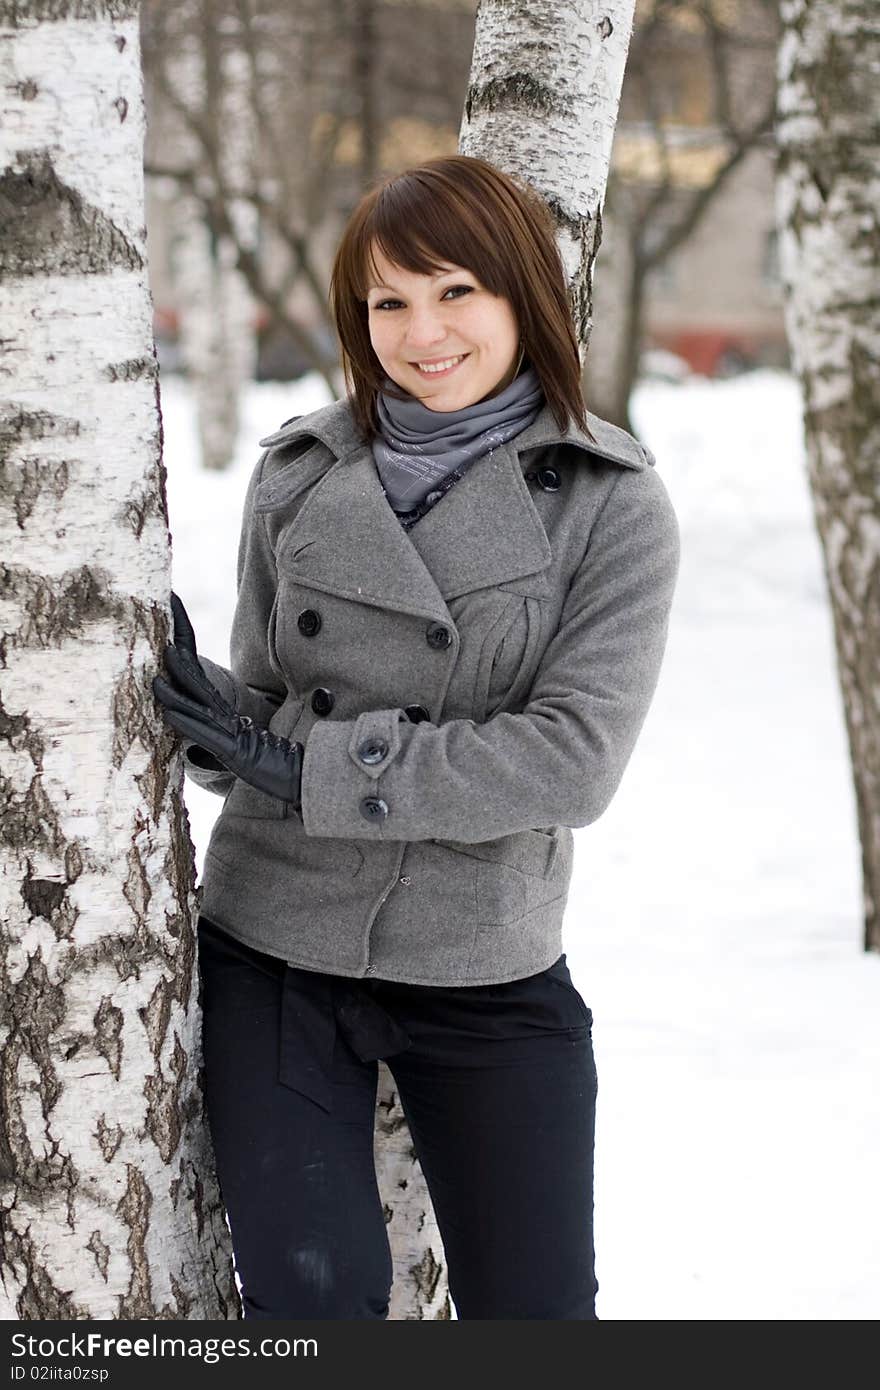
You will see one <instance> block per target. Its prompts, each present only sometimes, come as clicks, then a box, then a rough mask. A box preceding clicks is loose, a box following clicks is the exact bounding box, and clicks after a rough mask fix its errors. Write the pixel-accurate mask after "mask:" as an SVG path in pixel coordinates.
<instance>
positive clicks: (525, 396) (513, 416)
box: [373, 363, 544, 519]
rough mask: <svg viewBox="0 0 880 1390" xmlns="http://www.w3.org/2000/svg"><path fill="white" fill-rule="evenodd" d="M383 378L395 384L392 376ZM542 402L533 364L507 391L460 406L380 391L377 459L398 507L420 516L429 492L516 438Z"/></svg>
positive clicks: (375, 445)
mask: <svg viewBox="0 0 880 1390" xmlns="http://www.w3.org/2000/svg"><path fill="white" fill-rule="evenodd" d="M385 383H386V385H387V386H392V385H393V384H394V383H393V382H392V381H391V380H390V378H389V377H386V378H385ZM543 404H544V393H543V391H542V389H541V383H540V381H539V379H538V374H537V372H536V371H535V369H534V367H533V366H532V365H531V363H528V364H527V365H526V366H524V367H523V369H522V370H521V371H520V373H519V375H518V376H515V377H514V379H513V381H512V382H511V383H510V385H509V386H507V387H505V389H504V390H503V391H499V392H498V394H497V395H495V396H490V397H489V398H488V400H485V401H477V402H476V404H475V405H469V406H465V407H464V408H463V409H462V410H445V411H439V410H430V409H429V408H428V407H427V406H426V405H422V402H421V401H420V400H418V399H417V398H416V397H415V396H411V397H410V398H409V399H408V400H405V401H402V400H397V399H396V398H395V397H394V396H389V395H386V393H385V392H384V391H381V392H380V393H379V397H378V400H377V410H378V415H379V425H380V430H381V433H380V434H378V435H377V436H376V437H375V438H374V440H373V458H374V460H375V463H376V470H377V472H378V474H379V477H380V479H381V482H382V486H383V487H384V489H385V493H386V496H387V498H388V501H389V503H390V504H391V506H392V508H393V509H394V511H395V512H398V513H403V514H404V515H405V514H407V513H410V512H413V513H414V517H413V519H417V517H418V516H419V515H420V514H421V510H422V504H423V503H424V502H425V500H426V499H427V498H428V495H429V494H433V493H439V494H440V495H442V493H443V492H445V491H447V490H448V488H447V487H446V486H445V485H444V486H441V484H445V483H448V484H449V486H451V485H452V483H453V482H454V481H456V480H457V479H458V478H460V477H462V476H463V475H464V473H466V472H467V470H468V468H470V466H471V464H472V463H475V462H476V460H477V459H478V458H482V456H483V455H484V454H488V453H490V452H491V451H492V450H493V449H495V448H497V447H498V445H499V444H503V443H505V442H506V441H507V440H508V439H513V438H514V436H515V435H517V434H519V433H520V431H521V430H524V429H525V428H526V426H527V425H530V424H531V423H532V421H533V420H534V419H535V417H536V416H537V415H538V412H539V411H540V409H541V406H542V405H543ZM433 500H438V499H437V498H434V499H433Z"/></svg>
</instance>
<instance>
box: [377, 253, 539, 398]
mask: <svg viewBox="0 0 880 1390" xmlns="http://www.w3.org/2000/svg"><path fill="white" fill-rule="evenodd" d="M373 255H374V259H375V263H376V269H377V270H378V272H379V277H380V283H376V281H375V279H374V278H373V277H372V274H371V278H370V282H369V289H368V293H367V306H368V309H369V327H370V340H371V342H372V344H373V351H374V352H375V354H376V356H377V357H378V359H379V361H380V362H381V363H382V366H383V367H384V369H385V371H386V372H387V374H388V376H390V377H391V379H392V381H394V382H396V383H397V385H398V386H402V387H403V389H404V390H405V391H408V392H409V393H410V395H412V396H416V397H418V399H419V400H420V401H421V402H422V404H423V405H426V406H427V407H428V408H429V409H430V410H461V409H463V408H464V407H465V406H468V405H474V404H475V403H476V402H477V401H481V400H483V399H484V397H486V396H492V395H495V394H496V392H497V391H500V390H503V388H504V387H505V386H507V385H509V383H510V382H511V381H512V380H513V376H514V372H515V370H516V365H517V361H518V359H519V328H518V325H517V323H516V319H515V318H514V314H513V309H512V308H511V305H510V301H509V300H507V299H504V298H503V297H501V296H499V295H494V294H490V293H489V291H488V290H487V289H484V287H483V286H482V285H481V284H480V282H479V280H478V279H477V277H476V276H475V275H474V274H473V272H472V271H470V270H464V269H463V268H462V267H461V266H457V265H453V264H451V263H447V264H445V265H444V267H443V270H442V271H439V272H435V273H434V274H431V275H419V274H418V273H417V272H415V271H411V270H404V269H403V267H402V266H399V265H395V264H394V263H393V262H392V261H389V260H387V259H386V258H385V257H384V256H383V255H382V253H381V251H380V250H379V248H378V247H374V250H373ZM460 358H461V359H463V360H461V361H459V359H460ZM449 359H453V361H454V365H452V366H449V365H448V363H449ZM441 363H443V364H445V365H444V367H443V369H442V370H439V371H437V370H435V371H433V372H432V371H430V370H429V368H430V366H431V365H432V364H433V365H434V366H435V368H436V367H438V366H439V365H440V364H441Z"/></svg>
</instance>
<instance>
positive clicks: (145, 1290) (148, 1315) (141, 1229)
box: [116, 1163, 157, 1322]
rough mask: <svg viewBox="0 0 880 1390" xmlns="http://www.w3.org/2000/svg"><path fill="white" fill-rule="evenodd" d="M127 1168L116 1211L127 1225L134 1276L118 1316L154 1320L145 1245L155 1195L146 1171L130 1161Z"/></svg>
mask: <svg viewBox="0 0 880 1390" xmlns="http://www.w3.org/2000/svg"><path fill="white" fill-rule="evenodd" d="M125 1171H126V1175H127V1181H126V1188H125V1193H124V1195H123V1196H122V1197H121V1198H120V1200H119V1202H118V1204H117V1207H116V1214H117V1216H118V1217H119V1219H120V1221H123V1222H124V1223H125V1225H126V1226H127V1227H128V1240H127V1241H126V1251H127V1253H128V1258H129V1262H130V1266H131V1278H130V1281H129V1285H128V1288H127V1290H126V1291H125V1293H124V1294H121V1295H120V1298H119V1305H118V1308H117V1312H116V1317H117V1319H118V1320H124V1321H126V1322H128V1321H137V1320H138V1319H144V1320H149V1321H151V1322H152V1321H155V1320H156V1318H157V1311H156V1308H155V1305H154V1304H153V1296H152V1285H151V1282H150V1261H149V1258H148V1256H147V1251H146V1244H147V1232H148V1231H149V1228H150V1211H151V1208H152V1205H153V1194H152V1192H151V1191H150V1188H149V1186H148V1184H147V1181H146V1179H145V1178H144V1175H143V1173H141V1172H139V1171H138V1170H137V1169H136V1168H135V1167H133V1166H132V1164H130V1163H127V1164H126V1165H125Z"/></svg>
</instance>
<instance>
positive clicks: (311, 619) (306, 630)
mask: <svg viewBox="0 0 880 1390" xmlns="http://www.w3.org/2000/svg"><path fill="white" fill-rule="evenodd" d="M296 625H297V627H298V628H299V630H300V632H301V633H302V634H303V635H304V636H305V637H314V635H315V633H316V632H319V631H320V629H321V615H320V613H319V612H318V611H317V609H316V608H304V609H303V611H302V612H301V613H300V615H299V617H298V618H297V620H296Z"/></svg>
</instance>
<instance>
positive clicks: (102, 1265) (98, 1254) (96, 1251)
mask: <svg viewBox="0 0 880 1390" xmlns="http://www.w3.org/2000/svg"><path fill="white" fill-rule="evenodd" d="M86 1249H87V1250H91V1252H92V1254H93V1255H94V1257H95V1264H96V1265H97V1266H98V1269H99V1271H100V1273H101V1277H102V1279H103V1280H104V1283H105V1284H106V1282H107V1266H108V1265H109V1263H110V1246H109V1245H107V1243H106V1242H105V1241H103V1240H102V1239H101V1233H100V1231H92V1234H91V1235H90V1236H89V1239H88V1241H87V1243H86Z"/></svg>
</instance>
